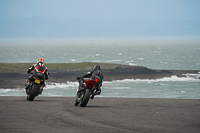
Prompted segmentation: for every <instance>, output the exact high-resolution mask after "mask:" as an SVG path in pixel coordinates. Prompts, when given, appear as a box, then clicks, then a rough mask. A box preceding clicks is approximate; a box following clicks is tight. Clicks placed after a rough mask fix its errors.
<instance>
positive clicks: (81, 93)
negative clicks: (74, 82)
mask: <svg viewBox="0 0 200 133" xmlns="http://www.w3.org/2000/svg"><path fill="white" fill-rule="evenodd" d="M78 82H79V87H78V92H77V96H76V100H75V104H74V105H75V106H78V105H79V103H80V106H81V107H85V106H86V105H87V103H88V101H89V99H90V97H92V96H93V97H94V95H95V94H94V91H95V85H96V81H95V80H94V79H90V78H80V79H79V81H78Z"/></svg>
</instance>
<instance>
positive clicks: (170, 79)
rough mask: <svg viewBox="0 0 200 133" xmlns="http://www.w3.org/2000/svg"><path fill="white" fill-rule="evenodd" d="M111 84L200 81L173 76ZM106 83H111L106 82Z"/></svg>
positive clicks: (128, 80) (125, 80)
mask: <svg viewBox="0 0 200 133" xmlns="http://www.w3.org/2000/svg"><path fill="white" fill-rule="evenodd" d="M111 82H112V83H114V82H123V83H127V82H200V80H199V79H197V78H195V77H177V76H176V75H173V76H171V77H164V78H160V79H123V80H114V81H111ZM104 83H110V81H105V82H104Z"/></svg>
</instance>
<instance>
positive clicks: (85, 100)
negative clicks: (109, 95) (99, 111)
mask: <svg viewBox="0 0 200 133" xmlns="http://www.w3.org/2000/svg"><path fill="white" fill-rule="evenodd" d="M90 95H91V90H90V89H86V90H85V95H84V96H83V98H81V103H80V106H81V107H85V106H86V105H87V103H88V101H89V99H90Z"/></svg>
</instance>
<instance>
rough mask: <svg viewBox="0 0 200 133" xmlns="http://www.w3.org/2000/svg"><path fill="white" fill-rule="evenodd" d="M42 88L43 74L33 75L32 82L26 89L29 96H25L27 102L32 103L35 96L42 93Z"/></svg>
mask: <svg viewBox="0 0 200 133" xmlns="http://www.w3.org/2000/svg"><path fill="white" fill-rule="evenodd" d="M30 74H33V73H30ZM49 74H50V73H49ZM44 86H45V83H44V73H40V72H36V73H35V74H34V81H33V82H31V83H30V87H29V88H28V94H29V95H27V100H29V101H33V100H34V98H35V97H36V96H38V95H40V94H41V93H42V91H43V88H44Z"/></svg>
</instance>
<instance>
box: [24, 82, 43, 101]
mask: <svg viewBox="0 0 200 133" xmlns="http://www.w3.org/2000/svg"><path fill="white" fill-rule="evenodd" d="M39 89H40V87H39V86H38V85H35V84H34V85H33V86H32V90H31V93H30V95H29V96H27V100H29V101H33V100H34V98H35V97H36V96H37V95H38V94H39Z"/></svg>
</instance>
